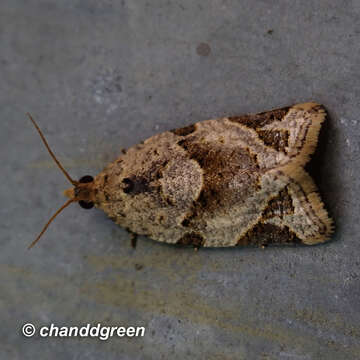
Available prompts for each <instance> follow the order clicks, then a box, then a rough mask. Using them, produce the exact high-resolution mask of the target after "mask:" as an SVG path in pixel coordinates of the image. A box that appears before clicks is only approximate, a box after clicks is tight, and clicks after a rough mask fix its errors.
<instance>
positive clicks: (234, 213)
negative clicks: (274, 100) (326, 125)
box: [176, 103, 332, 247]
mask: <svg viewBox="0 0 360 360" xmlns="http://www.w3.org/2000/svg"><path fill="white" fill-rule="evenodd" d="M324 118H325V110H324V108H323V107H322V106H321V105H318V104H315V103H306V104H299V105H295V106H292V107H286V108H282V109H277V110H273V111H268V112H263V113H260V114H255V115H244V116H239V117H230V118H224V119H216V120H209V121H204V122H200V123H197V124H195V125H193V126H192V127H187V128H186V129H188V130H189V129H191V130H192V131H191V133H189V132H188V131H186V132H185V133H184V134H183V136H185V138H184V139H182V140H180V141H179V142H178V144H179V145H180V146H181V147H182V148H183V149H185V151H187V153H188V154H189V157H190V158H192V159H195V160H196V161H197V162H198V163H199V165H200V166H201V168H202V169H203V171H204V182H203V187H202V190H201V192H200V195H199V198H198V199H196V200H195V201H194V203H193V205H192V208H191V209H190V211H189V212H188V214H187V217H185V219H184V221H183V225H185V226H187V227H188V228H189V231H188V232H186V233H185V235H184V236H183V237H182V238H181V239H180V240H179V241H178V242H179V243H183V244H195V245H198V244H199V243H200V244H201V245H203V246H212V247H215V246H234V245H248V244H259V245H264V244H269V243H281V244H284V243H301V242H302V243H305V244H314V243H318V242H322V241H324V240H326V239H327V238H328V237H329V235H330V234H331V232H332V222H331V220H330V219H329V217H328V215H327V213H326V211H325V209H324V208H323V205H322V202H321V200H320V198H319V196H318V194H317V190H316V187H315V185H314V183H313V181H312V179H311V178H310V176H309V175H308V174H307V173H306V172H305V170H304V169H303V166H304V165H305V164H306V162H307V161H308V160H309V156H310V155H311V154H312V153H313V151H314V149H315V147H316V142H317V137H318V133H319V130H320V127H321V123H322V122H323V120H324ZM181 131H182V130H181V129H180V130H176V132H177V133H178V134H179V135H181ZM199 239H201V241H200V240H199Z"/></svg>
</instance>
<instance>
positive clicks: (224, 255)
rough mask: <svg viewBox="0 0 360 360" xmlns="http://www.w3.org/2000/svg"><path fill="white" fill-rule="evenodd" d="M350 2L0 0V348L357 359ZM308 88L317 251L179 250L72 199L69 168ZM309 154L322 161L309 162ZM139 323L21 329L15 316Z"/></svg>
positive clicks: (284, 101)
mask: <svg viewBox="0 0 360 360" xmlns="http://www.w3.org/2000/svg"><path fill="white" fill-rule="evenodd" d="M359 43H360V2H359V1H356V0H353V1H345V0H344V1H332V0H323V1H294V0H280V1H245V0H242V1H230V0H229V1H227V0H209V1H200V0H186V1H168V0H153V1H145V0H132V1H131V0H121V1H120V0H119V1H115V0H87V1H86V0H63V1H58V0H28V1H25V0H22V1H21V0H2V1H1V4H0V46H1V47H0V79H1V81H0V119H1V134H0V136H1V138H0V157H1V160H0V161H1V162H0V164H1V187H0V196H1V208H0V218H1V239H0V241H1V251H0V284H1V290H0V320H1V327H0V358H1V359H34V358H41V359H55V358H56V359H169V358H172V359H226V360H228V359H261V360H264V359H267V360H270V359H271V360H273V359H280V360H310V359H317V360H319V359H320V360H321V359H326V360H330V359H337V360H338V359H351V360H352V359H360V325H359V323H360V307H359V306H360V269H359V264H360V259H359V241H360V239H359V233H360V224H359V210H360V205H359V204H360V195H359V194H360V180H359V166H360V160H359V135H360V132H359V124H360V123H359V121H360V119H359V110H360V101H359V99H360V67H359V59H360V51H359V49H360V47H359ZM307 100H316V101H318V102H321V103H323V104H325V106H326V107H327V109H328V110H329V114H330V117H329V121H328V124H327V126H326V128H325V130H324V131H323V132H322V135H321V144H320V147H319V151H318V152H317V153H316V156H315V161H314V162H313V165H312V172H313V173H314V174H315V179H316V182H317V184H318V185H319V188H320V191H321V193H322V197H323V199H324V200H325V203H326V205H327V208H328V209H329V212H330V214H331V215H332V216H333V217H334V218H335V221H336V234H335V235H334V237H333V241H331V242H330V243H328V244H326V245H321V246H316V247H290V248H267V249H266V250H261V249H251V248H248V249H241V248H236V249H225V250H201V251H199V252H198V253H195V252H194V251H193V250H191V249H179V248H176V247H172V246H166V245H163V244H159V243H156V242H154V241H152V240H150V239H147V238H145V237H140V238H139V240H138V247H137V249H136V250H135V251H134V250H133V249H131V247H130V240H129V235H128V234H127V232H126V231H124V230H123V229H121V228H119V227H117V226H116V225H115V224H114V223H112V222H111V221H110V220H109V219H107V218H106V216H105V215H104V214H103V213H101V212H100V211H97V210H92V211H85V210H82V209H81V208H80V207H79V206H78V205H77V204H74V205H72V206H71V207H70V208H68V209H67V210H66V211H65V212H64V213H63V214H61V215H60V216H59V217H58V219H57V220H56V222H55V223H54V224H53V225H51V227H50V228H49V230H48V231H47V233H46V234H45V236H44V237H43V238H42V239H41V241H40V242H39V243H38V245H37V246H36V247H35V248H33V249H32V250H31V251H28V250H27V245H28V244H29V243H30V242H31V241H32V240H33V239H34V237H35V236H36V235H37V234H38V232H39V231H40V229H41V228H42V226H43V225H44V223H45V222H46V220H47V219H48V218H49V216H50V215H51V214H52V213H53V212H54V211H55V209H57V208H58V207H59V206H60V205H61V204H62V203H63V202H64V201H65V198H64V197H63V195H62V191H63V190H64V189H65V188H67V187H68V186H69V185H68V183H67V181H66V179H65V178H64V177H63V175H62V174H61V173H60V171H59V170H58V169H57V168H56V167H55V165H54V164H53V162H52V161H51V159H50V158H49V156H48V154H47V153H46V151H45V150H44V147H43V145H42V143H41V142H40V139H39V137H38V135H37V133H36V132H35V130H34V129H33V127H32V126H31V124H30V123H29V121H28V119H27V118H26V116H25V113H26V112H27V111H29V112H31V113H32V114H33V116H34V117H35V118H36V119H37V120H38V122H39V124H40V126H41V127H42V129H43V130H44V133H45V135H46V136H47V139H48V141H49V143H50V144H51V146H52V148H53V149H54V151H55V153H56V154H57V155H58V156H59V158H60V160H61V161H62V162H63V164H64V165H65V167H66V168H67V169H68V170H69V172H70V173H71V174H72V176H74V177H75V178H79V177H80V176H82V175H85V174H96V173H97V172H98V171H101V169H102V168H103V167H104V166H105V164H106V163H107V162H109V161H110V160H112V159H114V158H116V156H117V154H118V153H119V151H120V148H122V147H128V146H130V145H132V144H135V143H137V142H139V141H141V140H142V139H144V138H146V137H148V136H150V135H152V134H154V133H156V132H160V131H163V130H167V129H171V128H174V127H177V126H184V125H187V124H190V123H192V122H195V121H200V120H205V119H208V118H213V117H219V116H223V115H235V114H241V113H245V112H255V111H263V110H269V109H271V108H274V107H278V106H284V105H289V104H292V103H296V102H302V101H307ZM314 164H315V165H314ZM26 322H32V323H33V324H34V325H35V326H37V327H40V326H44V325H48V324H50V323H54V324H56V325H58V326H63V325H68V326H75V325H78V326H80V325H83V324H86V323H92V324H97V323H101V324H103V325H111V326H120V325H123V326H131V325H138V326H145V327H146V335H145V336H144V337H143V338H117V337H115V338H112V339H109V340H107V341H101V340H98V339H92V338H78V339H60V338H51V339H49V338H48V339H45V338H40V337H39V336H35V337H33V338H25V337H24V336H22V335H21V333H20V329H21V326H22V325H23V324H24V323H26Z"/></svg>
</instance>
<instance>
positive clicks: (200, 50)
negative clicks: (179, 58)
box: [196, 43, 211, 56]
mask: <svg viewBox="0 0 360 360" xmlns="http://www.w3.org/2000/svg"><path fill="white" fill-rule="evenodd" d="M196 52H197V54H198V55H199V56H209V55H210V53H211V48H210V45H209V44H206V43H200V44H199V45H198V46H197V47H196Z"/></svg>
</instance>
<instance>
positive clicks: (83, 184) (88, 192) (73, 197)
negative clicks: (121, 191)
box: [27, 113, 95, 249]
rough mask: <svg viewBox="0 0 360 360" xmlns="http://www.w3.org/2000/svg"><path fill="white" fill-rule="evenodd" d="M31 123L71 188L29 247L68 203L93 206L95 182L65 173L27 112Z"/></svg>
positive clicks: (84, 207) (91, 179)
mask: <svg viewBox="0 0 360 360" xmlns="http://www.w3.org/2000/svg"><path fill="white" fill-rule="evenodd" d="M27 115H28V117H29V119H30V120H31V122H32V123H33V125H34V126H35V129H36V130H37V131H38V133H39V135H40V137H41V140H42V141H43V143H44V145H45V147H46V148H47V150H48V152H49V154H50V156H51V157H52V158H53V160H54V161H55V163H56V165H57V166H58V167H59V169H60V170H61V171H62V172H63V174H64V175H65V177H66V178H67V179H68V180H69V182H70V183H71V184H72V185H73V187H72V188H70V189H67V190H65V191H64V195H65V196H67V197H68V198H69V199H68V200H67V201H66V203H65V204H64V205H63V206H61V207H60V208H59V209H58V210H57V211H56V212H55V214H54V215H53V216H52V217H51V218H50V220H49V221H48V222H47V223H46V225H45V226H44V228H43V229H42V231H41V232H40V234H39V235H38V237H37V238H36V239H35V240H34V241H33V242H32V243H31V244H30V246H29V247H28V248H29V249H30V248H32V247H33V246H34V245H35V244H36V243H37V242H38V241H39V239H40V238H41V236H42V235H43V233H44V232H45V231H46V229H47V228H48V226H49V225H50V224H51V222H52V221H53V220H54V219H55V218H56V216H57V215H58V214H60V212H61V211H62V210H64V209H65V208H66V207H67V206H68V205H70V204H71V203H73V202H78V203H79V205H80V206H81V207H82V208H83V209H91V208H92V207H93V206H94V200H95V191H94V190H95V184H94V179H93V177H92V176H90V175H85V176H82V177H81V178H80V179H79V180H78V181H76V180H73V179H72V178H71V177H70V175H69V174H68V173H67V171H66V170H65V169H64V168H63V166H62V165H61V164H60V162H59V160H58V159H57V158H56V157H55V155H54V153H53V152H52V150H51V149H50V147H49V145H48V143H47V141H46V139H45V137H44V135H43V133H42V132H41V130H40V128H39V126H38V125H37V124H36V122H35V120H34V119H33V118H32V116H31V115H30V114H29V113H28V114H27Z"/></svg>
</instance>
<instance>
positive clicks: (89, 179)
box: [79, 175, 94, 184]
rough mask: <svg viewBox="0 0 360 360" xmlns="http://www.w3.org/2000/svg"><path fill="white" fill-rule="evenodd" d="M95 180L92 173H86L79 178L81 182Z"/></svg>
mask: <svg viewBox="0 0 360 360" xmlns="http://www.w3.org/2000/svg"><path fill="white" fill-rule="evenodd" d="M92 181H94V178H93V177H92V176H91V175H85V176H82V177H81V178H80V180H79V182H80V183H82V184H84V183H90V182H92Z"/></svg>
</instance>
